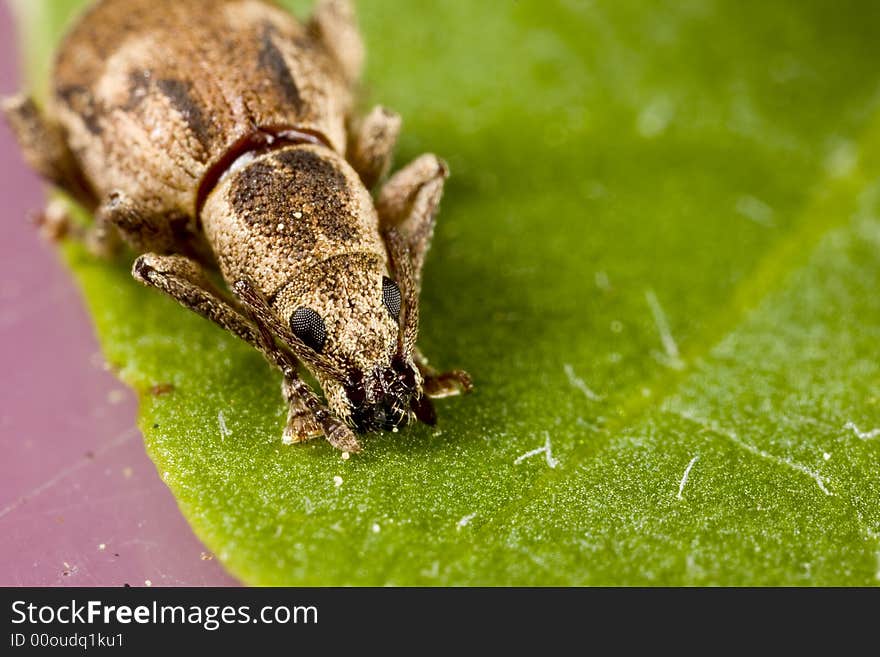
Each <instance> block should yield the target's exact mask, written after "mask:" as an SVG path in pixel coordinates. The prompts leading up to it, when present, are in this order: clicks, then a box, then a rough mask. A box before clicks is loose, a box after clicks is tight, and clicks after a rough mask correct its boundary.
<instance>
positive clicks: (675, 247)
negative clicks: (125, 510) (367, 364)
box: [28, 0, 880, 585]
mask: <svg viewBox="0 0 880 657" xmlns="http://www.w3.org/2000/svg"><path fill="white" fill-rule="evenodd" d="M28 4H30V3H28ZM296 4H297V9H298V10H299V11H300V12H302V11H303V10H304V9H305V7H303V3H296ZM58 6H59V7H61V5H60V4H59V5H58ZM55 10H56V4H55V3H52V4H51V5H48V4H47V5H46V6H45V7H44V8H43V11H45V12H46V13H47V15H54V12H55ZM360 12H361V17H362V24H363V28H364V31H365V34H366V38H367V43H368V52H369V71H368V76H367V81H368V84H367V88H368V89H369V100H371V101H376V102H382V103H385V104H387V105H389V106H391V107H394V108H395V109H397V110H398V111H400V112H401V113H402V114H403V116H404V119H405V132H404V135H403V139H402V144H401V147H400V150H399V157H398V162H399V163H403V162H405V161H407V160H408V159H410V158H412V157H414V156H415V155H417V154H418V153H420V152H422V151H427V150H430V151H434V152H437V153H439V154H441V155H442V156H444V157H445V158H447V159H448V160H449V162H450V165H451V169H452V172H453V175H452V178H451V179H450V181H449V187H448V192H447V195H446V197H445V199H444V204H443V209H442V212H441V215H440V218H439V224H438V229H437V235H436V241H435V245H434V248H433V251H432V253H431V255H430V259H429V263H428V267H427V271H426V277H425V281H426V285H425V287H426V289H425V291H424V298H423V310H422V316H423V317H422V318H423V322H422V325H423V329H422V345H423V348H424V350H425V351H426V353H427V354H429V355H430V356H431V358H432V360H433V362H435V363H436V364H438V365H439V366H442V367H452V366H462V367H466V368H467V369H469V370H470V371H471V372H472V374H473V375H474V377H475V381H476V386H477V388H476V391H475V393H474V394H473V395H471V396H469V397H465V398H456V399H450V400H448V401H444V402H443V403H441V404H440V405H439V414H440V424H439V427H438V428H437V429H436V430H431V429H428V428H425V427H416V428H409V429H407V430H405V431H403V432H401V433H399V434H387V435H374V436H371V437H369V438H368V439H367V440H366V450H365V453H364V454H362V455H358V456H357V457H353V458H352V459H351V460H349V461H342V460H341V459H340V457H339V454H338V453H335V452H334V451H333V450H332V449H331V448H329V447H328V446H327V445H326V444H322V443H314V444H311V445H309V446H306V447H289V446H284V445H282V444H281V442H280V435H281V429H282V425H283V422H284V408H283V406H282V403H281V398H280V395H279V391H278V388H279V378H278V376H276V375H275V374H274V373H273V372H271V371H270V370H269V368H268V367H267V366H266V365H265V363H264V362H263V360H262V359H261V358H260V357H259V356H258V355H257V354H256V353H254V352H253V351H252V350H250V349H249V348H247V347H246V346H244V345H242V344H240V343H238V342H236V340H234V339H233V338H231V337H230V336H228V335H225V334H223V333H222V332H221V331H220V330H218V329H216V328H215V327H213V326H212V325H210V324H209V323H208V322H206V321H204V320H201V319H199V318H197V317H195V316H194V315H192V314H190V313H187V312H186V311H184V310H182V309H180V308H179V307H177V306H176V305H175V304H174V303H173V302H171V301H169V300H167V299H164V298H161V297H160V296H159V295H158V294H156V293H154V292H151V291H148V290H145V289H141V288H139V287H138V286H137V285H136V284H135V283H133V282H132V281H131V280H130V279H129V277H128V273H127V266H124V265H111V264H107V263H105V262H100V261H97V260H95V259H92V258H91V257H88V256H86V255H84V254H83V253H82V252H81V251H80V250H79V249H77V248H70V249H69V250H68V257H69V261H70V264H71V267H72V269H73V271H74V272H75V274H76V276H77V278H78V280H79V282H80V284H81V285H82V288H83V290H84V292H85V296H86V300H87V302H88V305H89V307H90V309H91V312H92V314H93V317H94V319H95V323H96V325H97V328H98V332H99V334H100V336H101V340H102V343H103V345H104V349H105V353H106V355H107V357H108V359H109V360H110V361H111V362H112V363H114V364H116V365H117V366H118V368H119V371H120V374H121V376H122V378H123V379H124V380H125V381H127V382H128V383H130V384H131V385H132V386H134V387H135V388H136V389H137V390H138V391H140V393H141V427H142V428H143V431H144V435H145V438H146V445H147V449H148V451H149V453H150V455H151V457H152V458H153V460H154V461H155V463H156V466H157V468H158V470H159V472H160V473H161V475H162V476H163V478H164V479H165V481H166V482H167V484H168V485H169V486H170V488H171V489H172V491H173V492H174V494H175V495H176V496H177V499H178V500H179V503H180V507H181V510H182V511H183V513H184V515H185V516H186V517H187V518H188V519H189V521H190V522H191V523H192V526H193V528H194V529H195V531H196V532H197V533H198V535H199V536H200V537H201V538H202V539H203V540H204V541H205V543H206V544H207V545H208V547H209V548H210V549H211V550H213V551H214V552H215V553H216V554H217V555H218V556H219V558H220V559H221V560H222V561H223V563H224V564H225V565H226V567H227V568H228V569H229V570H230V571H231V572H232V573H234V574H235V575H237V576H238V577H240V578H241V579H242V580H244V581H245V582H248V583H251V584H407V585H408V584H646V583H657V584H708V583H715V584H789V585H791V584H835V585H843V584H858V585H867V584H877V582H878V578H880V508H878V500H880V469H878V459H880V429H878V428H880V363H878V344H880V295H878V294H877V289H878V281H880V220H878V213H880V118H878V109H880V70H878V68H877V66H876V61H877V58H878V56H880V41H878V40H877V38H876V29H875V26H876V25H877V24H878V20H880V5H878V4H877V3H871V2H856V1H850V2H839V3H823V2H795V3H781V2H779V3H777V2H769V3H745V4H744V3H741V2H737V1H736V0H726V1H725V0H716V1H714V2H704V1H702V0H700V1H694V2H682V1H679V0H676V1H674V2H672V1H669V2H641V1H636V0H633V1H630V2H615V3H593V2H575V1H571V0H569V1H562V0H560V1H559V2H539V1H538V0H520V1H519V2H516V3H486V2H482V3H478V2H467V3H465V2H455V3H451V2H437V1H434V2H427V1H425V2H402V1H401V2H392V1H390V0H388V1H384V2H369V3H362V5H361V8H360ZM58 24H60V21H57V20H53V21H50V22H46V23H44V24H40V25H39V26H37V27H36V28H33V27H32V29H31V31H30V32H29V34H32V35H39V38H30V39H28V43H39V44H44V43H46V42H47V39H48V36H47V35H48V34H49V33H52V34H53V35H54V34H55V33H56V31H55V30H54V28H53V26H54V25H58ZM45 27H49V28H53V29H49V30H45V29H44V28H45ZM39 50H40V49H39V47H37V48H36V53H37V54H36V57H37V58H39V57H41V56H42V54H41V53H40V52H39ZM32 61H39V59H35V60H32ZM32 70H35V71H39V70H40V65H39V64H33V65H32ZM166 382H168V383H172V384H173V385H174V390H173V392H172V393H170V394H166V395H162V396H159V397H153V396H151V395H150V394H149V392H148V390H149V388H150V386H153V385H155V384H158V383H166ZM340 481H341V482H342V483H341V484H339V482H340Z"/></svg>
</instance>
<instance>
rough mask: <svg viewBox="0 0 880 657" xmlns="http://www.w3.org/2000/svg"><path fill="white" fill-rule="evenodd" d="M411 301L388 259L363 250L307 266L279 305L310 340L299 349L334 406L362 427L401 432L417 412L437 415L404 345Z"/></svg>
mask: <svg viewBox="0 0 880 657" xmlns="http://www.w3.org/2000/svg"><path fill="white" fill-rule="evenodd" d="M403 302H404V299H403V296H402V294H401V291H400V287H399V285H398V283H397V281H395V280H394V279H393V278H392V277H390V276H389V275H388V272H387V270H386V265H385V262H384V261H383V260H382V259H381V258H379V257H376V256H374V255H372V254H363V253H360V254H345V255H339V256H337V257H335V258H331V259H328V260H324V261H322V262H320V263H317V264H315V265H313V266H312V267H310V268H309V269H308V270H307V271H304V272H301V273H300V275H299V276H297V279H296V280H295V281H294V282H292V283H290V284H289V285H288V286H286V287H285V289H284V290H283V291H282V292H281V294H279V296H278V299H277V302H276V304H275V307H276V312H277V313H278V314H279V318H281V319H282V320H283V321H284V322H286V323H287V325H288V326H289V327H290V330H291V332H292V333H293V335H294V336H296V338H297V340H298V342H301V343H302V344H298V345H292V347H293V348H294V351H296V352H297V355H299V356H300V357H301V359H302V360H303V361H304V362H306V363H307V364H308V365H309V369H310V370H311V371H312V373H313V374H314V375H315V377H316V378H317V379H318V382H319V383H320V384H321V388H322V389H323V391H324V394H325V396H326V398H327V402H328V405H329V406H330V408H331V410H333V411H334V412H335V413H336V414H337V415H338V416H339V417H341V418H343V419H344V420H346V422H347V423H348V424H349V425H350V426H352V427H354V428H355V429H357V430H358V431H362V432H366V431H381V430H386V431H387V430H394V429H397V428H399V427H403V426H405V425H406V424H408V423H409V422H410V421H411V420H412V419H413V418H414V417H418V418H419V419H420V420H423V421H426V422H429V423H432V422H433V420H434V417H433V409H432V408H431V407H430V402H428V400H427V398H426V397H424V396H423V393H422V377H421V374H420V373H419V370H418V368H417V367H416V366H415V365H414V363H413V360H412V354H410V353H406V350H405V348H404V342H403V340H402V326H401V319H402V315H403V313H404V312H405V310H406V309H404V308H403ZM304 350H307V351H304Z"/></svg>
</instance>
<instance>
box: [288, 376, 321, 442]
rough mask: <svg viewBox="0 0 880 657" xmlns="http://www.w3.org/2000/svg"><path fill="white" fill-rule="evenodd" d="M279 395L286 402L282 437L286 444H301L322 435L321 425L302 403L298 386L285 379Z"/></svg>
mask: <svg viewBox="0 0 880 657" xmlns="http://www.w3.org/2000/svg"><path fill="white" fill-rule="evenodd" d="M281 394H282V395H284V399H285V400H286V401H287V425H286V426H285V427H284V435H283V437H282V440H283V441H284V442H285V443H286V444H291V443H302V442H305V441H307V440H311V439H312V438H317V437H318V436H321V435H323V433H324V432H323V431H322V430H321V425H319V424H318V421H317V420H316V419H315V414H314V413H312V412H311V411H310V410H309V407H308V405H307V404H306V403H305V402H304V401H303V398H302V393H301V392H300V390H299V386H297V385H296V384H295V382H294V381H293V380H291V379H288V378H286V377H285V379H284V380H283V381H282V382H281Z"/></svg>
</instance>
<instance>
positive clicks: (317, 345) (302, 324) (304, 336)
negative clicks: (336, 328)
mask: <svg viewBox="0 0 880 657" xmlns="http://www.w3.org/2000/svg"><path fill="white" fill-rule="evenodd" d="M290 330H291V331H293V334H294V335H295V336H296V337H298V338H299V339H300V340H302V341H303V342H304V343H306V345H308V346H309V347H311V348H312V349H314V350H315V351H317V352H318V353H320V352H321V350H322V349H323V348H324V343H325V342H326V341H327V327H326V326H325V325H324V320H323V319H321V316H320V315H319V314H318V313H316V312H315V311H314V310H312V309H311V308H297V309H296V311H295V312H294V313H293V315H291V317H290Z"/></svg>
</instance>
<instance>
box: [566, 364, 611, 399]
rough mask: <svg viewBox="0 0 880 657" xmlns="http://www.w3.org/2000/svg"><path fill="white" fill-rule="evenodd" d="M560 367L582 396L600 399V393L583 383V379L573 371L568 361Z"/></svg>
mask: <svg viewBox="0 0 880 657" xmlns="http://www.w3.org/2000/svg"><path fill="white" fill-rule="evenodd" d="M562 368H563V369H564V370H565V376H567V377H568V382H569V384H571V385H572V386H573V387H575V388H577V389H578V390H580V391H581V392H582V393H584V397H586V398H587V399H589V400H590V401H600V400H601V399H602V395H600V394H598V393H596V392H593V391H592V390H591V389H590V388H589V387H588V386H587V384H586V383H584V380H583V379H582V378H580V377H579V376H577V375H576V374H575V373H574V368H573V367H572V366H571V365H570V364H569V363H564V364H563V365H562Z"/></svg>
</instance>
